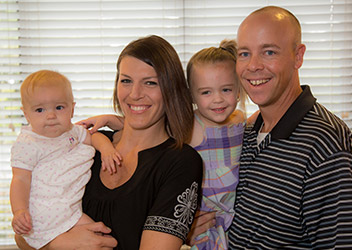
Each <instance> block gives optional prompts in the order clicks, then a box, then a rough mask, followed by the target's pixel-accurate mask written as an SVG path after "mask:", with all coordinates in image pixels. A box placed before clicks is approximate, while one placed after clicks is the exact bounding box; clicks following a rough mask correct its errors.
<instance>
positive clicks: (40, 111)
mask: <svg viewBox="0 0 352 250" xmlns="http://www.w3.org/2000/svg"><path fill="white" fill-rule="evenodd" d="M43 111H44V109H43V108H37V109H36V110H35V112H37V113H42V112H43Z"/></svg>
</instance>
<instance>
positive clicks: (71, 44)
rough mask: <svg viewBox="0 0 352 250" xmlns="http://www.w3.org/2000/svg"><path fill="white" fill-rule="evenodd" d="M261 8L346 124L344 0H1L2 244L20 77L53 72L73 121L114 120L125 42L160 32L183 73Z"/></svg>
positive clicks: (351, 33) (349, 18) (348, 37)
mask: <svg viewBox="0 0 352 250" xmlns="http://www.w3.org/2000/svg"><path fill="white" fill-rule="evenodd" d="M266 5H278V6H282V7H285V8H287V9H288V10H290V11H292V12H293V13H294V14H295V15H296V16H297V18H298V19H299V20H300V22H301V24H302V31H303V42H304V43H305V44H306V45H307V52H306V55H305V61H304V64H303V67H302V69H301V70H300V74H301V83H302V84H309V85H311V86H312V90H313V93H314V94H315V95H316V97H317V98H318V101H320V102H321V103H322V104H324V105H325V106H326V107H328V108H329V109H330V110H332V111H333V112H334V113H335V114H336V115H338V116H339V117H341V118H343V119H344V120H345V121H346V122H347V123H348V125H349V126H350V127H352V113H351V111H352V105H351V104H352V0H322V1H317V0H296V1H291V0H276V1H263V0H252V1H239V0H238V1H235V0H223V1H213V0H209V1H203V0H183V1H180V0H154V1H146V0H139V1H136V0H127V1H121V0H110V1H109V0H100V1H98V0H88V1H87V0H84V1H83V0H74V1H68V0H67V1H65V0H61V1H54V0H17V1H16V0H7V1H6V0H5V1H1V0H0V51H1V54H0V150H1V151H0V155H1V160H0V209H1V210H0V211H1V212H0V245H6V244H14V241H13V233H12V229H11V226H10V222H11V218H12V215H11V210H10V206H9V200H8V194H9V183H10V179H11V167H10V162H9V161H10V148H11V145H12V143H13V141H14V140H15V139H16V136H17V134H18V132H19V130H20V127H21V125H22V124H23V123H25V119H24V118H23V116H22V112H21V110H20V109H19V108H20V95H19V92H18V90H19V87H20V84H21V81H23V79H24V78H25V77H26V76H27V75H28V74H30V73H32V72H33V71H36V70H39V69H51V70H57V71H59V72H61V73H63V74H64V75H66V76H67V77H68V78H69V79H70V80H71V82H72V86H73V91H74V96H75V100H76V102H77V104H76V109H75V117H74V119H73V121H74V122H75V121H77V120H80V119H83V118H85V117H88V116H91V115H96V114H103V113H112V112H113V110H112V108H111V106H112V102H111V96H112V91H113V83H114V79H115V73H116V69H115V64H116V60H117V57H118V54H119V53H120V51H121V50H122V48H123V47H124V46H125V45H126V44H128V43H129V42H130V41H132V40H134V39H137V38H139V37H141V36H145V35H150V34H157V35H160V36H162V37H164V38H165V39H166V40H168V41H169V42H170V43H171V44H173V45H174V47H175V48H176V50H177V51H178V53H179V55H180V57H181V60H182V62H183V64H184V66H186V63H187V61H188V60H189V58H190V57H191V56H192V55H193V53H195V52H196V51H198V50H200V49H202V48H204V47H209V46H218V45H219V42H220V41H221V40H222V39H224V38H235V37H236V31H237V28H238V25H239V24H240V22H241V21H242V20H243V19H244V18H245V17H246V16H247V15H248V14H249V13H250V12H252V11H253V10H255V9H257V8H259V7H263V6H266ZM247 109H248V111H249V113H251V112H253V111H254V110H255V109H256V107H255V105H251V104H249V105H248V108H247Z"/></svg>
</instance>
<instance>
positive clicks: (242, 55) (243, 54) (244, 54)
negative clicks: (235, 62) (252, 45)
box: [238, 52, 249, 57]
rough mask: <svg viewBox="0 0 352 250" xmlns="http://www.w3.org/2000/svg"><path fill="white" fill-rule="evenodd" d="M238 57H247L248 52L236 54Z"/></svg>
mask: <svg viewBox="0 0 352 250" xmlns="http://www.w3.org/2000/svg"><path fill="white" fill-rule="evenodd" d="M238 56H240V57H247V56H249V53H248V52H241V53H238Z"/></svg>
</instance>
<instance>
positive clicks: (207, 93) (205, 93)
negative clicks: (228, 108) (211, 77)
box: [200, 90, 210, 95]
mask: <svg viewBox="0 0 352 250" xmlns="http://www.w3.org/2000/svg"><path fill="white" fill-rule="evenodd" d="M200 94H201V95H209V94H210V91H209V90H207V91H203V92H201V93H200Z"/></svg>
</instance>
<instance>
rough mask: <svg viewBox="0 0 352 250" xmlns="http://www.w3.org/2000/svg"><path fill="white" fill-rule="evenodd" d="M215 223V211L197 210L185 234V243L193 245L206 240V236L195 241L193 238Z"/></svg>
mask: <svg viewBox="0 0 352 250" xmlns="http://www.w3.org/2000/svg"><path fill="white" fill-rule="evenodd" d="M215 223H216V221H215V212H204V211H197V213H196V216H195V218H194V221H193V224H192V227H191V230H190V231H189V233H188V236H187V244H188V245H190V246H193V245H195V244H199V243H202V242H206V241H208V240H209V239H208V237H207V236H206V237H204V238H202V239H201V240H199V241H195V238H196V237H197V236H198V235H200V234H202V233H205V232H206V231H207V230H208V229H209V228H211V227H213V226H215Z"/></svg>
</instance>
